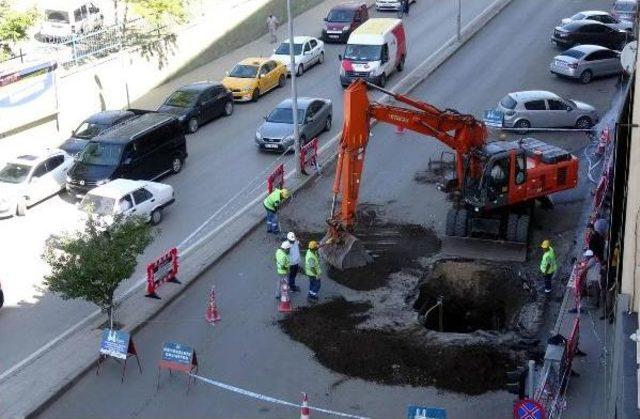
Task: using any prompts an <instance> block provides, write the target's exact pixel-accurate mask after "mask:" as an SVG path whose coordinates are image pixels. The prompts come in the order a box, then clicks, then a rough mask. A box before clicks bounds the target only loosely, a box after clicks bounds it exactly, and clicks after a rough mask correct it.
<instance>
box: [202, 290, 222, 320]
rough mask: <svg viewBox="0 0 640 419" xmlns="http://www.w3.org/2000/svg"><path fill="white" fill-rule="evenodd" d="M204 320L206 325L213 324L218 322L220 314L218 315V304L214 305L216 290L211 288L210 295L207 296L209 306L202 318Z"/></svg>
mask: <svg viewBox="0 0 640 419" xmlns="http://www.w3.org/2000/svg"><path fill="white" fill-rule="evenodd" d="M204 318H205V320H206V321H207V322H208V323H211V324H214V323H215V322H218V321H220V319H221V317H220V313H218V304H217V303H216V288H215V287H212V288H211V293H210V294H209V306H208V307H207V313H206V314H205V316H204Z"/></svg>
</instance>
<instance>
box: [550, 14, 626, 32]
mask: <svg viewBox="0 0 640 419" xmlns="http://www.w3.org/2000/svg"><path fill="white" fill-rule="evenodd" d="M577 20H592V21H595V22H600V23H604V24H605V25H607V26H609V27H610V28H613V29H623V30H625V31H630V32H632V31H633V23H632V22H628V21H625V20H620V19H618V18H616V17H613V16H612V15H611V13H608V12H604V11H602V10H585V11H583V12H580V13H576V14H575V15H573V16H571V17H567V18H564V19H562V21H561V23H562V25H566V24H567V23H571V22H575V21H577Z"/></svg>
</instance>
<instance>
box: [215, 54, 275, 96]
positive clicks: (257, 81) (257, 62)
mask: <svg viewBox="0 0 640 419" xmlns="http://www.w3.org/2000/svg"><path fill="white" fill-rule="evenodd" d="M286 77H287V67H286V66H285V65H284V64H282V63H281V62H280V61H276V60H272V59H270V58H247V59H245V60H242V61H241V62H239V63H238V64H236V65H235V67H233V70H231V71H230V72H229V73H228V74H227V77H225V78H224V79H222V84H224V85H225V87H226V88H227V89H229V90H231V93H233V99H234V100H237V101H239V102H247V101H253V102H256V101H257V100H258V98H259V97H260V96H261V95H263V94H265V93H267V92H269V91H270V90H272V89H275V88H276V87H283V86H284V83H285V80H286Z"/></svg>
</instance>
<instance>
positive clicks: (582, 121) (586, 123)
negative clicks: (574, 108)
mask: <svg viewBox="0 0 640 419" xmlns="http://www.w3.org/2000/svg"><path fill="white" fill-rule="evenodd" d="M591 126H592V123H591V119H590V118H589V117H588V116H581V117H580V118H578V121H577V122H576V128H578V129H589V128H591Z"/></svg>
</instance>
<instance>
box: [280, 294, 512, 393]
mask: <svg viewBox="0 0 640 419" xmlns="http://www.w3.org/2000/svg"><path fill="white" fill-rule="evenodd" d="M369 309H371V305H370V304H369V303H363V302H358V303H352V302H348V301H346V300H345V299H343V298H338V299H334V300H330V301H328V302H326V303H323V304H319V305H315V306H311V307H305V308H303V309H301V310H300V311H297V312H296V313H295V314H294V315H290V316H288V317H286V318H284V319H283V320H280V326H281V328H282V329H283V330H284V331H285V332H286V333H287V334H288V335H289V336H291V338H293V339H294V340H296V341H299V342H301V343H303V344H305V345H307V346H308V347H309V348H310V349H312V350H313V351H314V352H315V353H316V357H317V359H318V361H319V362H320V363H322V364H323V365H324V366H325V367H327V368H329V369H331V370H333V371H335V372H338V373H341V374H345V375H348V376H351V377H358V378H362V379H365V380H370V381H375V382H377V383H381V384H390V385H404V384H408V385H412V386H420V387H425V386H435V387H436V388H439V389H442V390H448V391H453V392H458V393H464V394H469V395H477V394H481V393H484V392H486V391H491V390H498V389H503V388H504V387H505V385H506V371H509V370H512V369H514V366H515V365H516V361H517V359H516V355H514V353H513V352H510V351H507V350H505V349H502V348H499V347H495V346H489V345H460V346H459V345H428V344H427V345H425V344H424V340H423V339H414V337H415V336H412V335H411V333H413V332H407V331H405V332H402V331H399V332H394V331H386V330H372V329H358V328H357V326H358V325H359V324H360V323H361V322H362V321H364V320H366V319H367V318H368V315H367V311H368V310H369ZM423 330H424V329H423ZM454 371H457V372H462V371H463V372H464V373H458V374H454V373H452V372H454Z"/></svg>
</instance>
